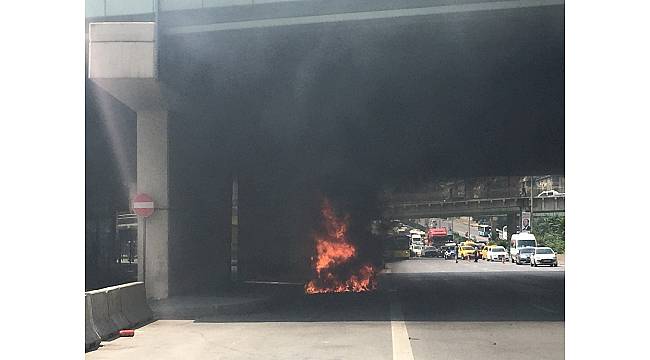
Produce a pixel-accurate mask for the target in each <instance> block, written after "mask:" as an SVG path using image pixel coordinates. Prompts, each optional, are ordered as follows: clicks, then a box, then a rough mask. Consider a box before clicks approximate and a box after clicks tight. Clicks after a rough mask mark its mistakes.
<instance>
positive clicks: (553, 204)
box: [383, 196, 564, 219]
mask: <svg viewBox="0 0 650 360" xmlns="http://www.w3.org/2000/svg"><path fill="white" fill-rule="evenodd" d="M529 210H530V198H525V197H511V198H495V199H470V200H457V201H420V202H403V203H388V204H386V205H385V208H384V211H383V216H384V217H385V218H388V219H418V218H446V217H455V216H481V215H508V214H521V212H522V211H529ZM549 212H564V196H557V197H544V198H534V200H533V213H536V214H538V213H549Z"/></svg>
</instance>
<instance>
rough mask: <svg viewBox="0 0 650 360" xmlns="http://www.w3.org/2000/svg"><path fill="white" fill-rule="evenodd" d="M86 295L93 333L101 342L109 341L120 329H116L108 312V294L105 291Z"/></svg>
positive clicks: (101, 290) (96, 291)
mask: <svg viewBox="0 0 650 360" xmlns="http://www.w3.org/2000/svg"><path fill="white" fill-rule="evenodd" d="M86 295H88V297H89V298H90V307H91V311H92V321H93V324H94V325H95V331H97V334H99V337H100V338H101V339H102V340H107V339H110V338H111V337H112V336H113V335H114V334H115V333H117V331H118V330H120V329H118V328H117V325H116V324H115V323H114V322H113V320H112V319H111V316H110V314H109V312H108V293H107V292H106V289H99V290H94V291H89V292H87V293H86Z"/></svg>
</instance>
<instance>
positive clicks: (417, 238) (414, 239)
mask: <svg viewBox="0 0 650 360" xmlns="http://www.w3.org/2000/svg"><path fill="white" fill-rule="evenodd" d="M411 243H412V244H417V243H419V244H423V242H422V235H420V234H411Z"/></svg>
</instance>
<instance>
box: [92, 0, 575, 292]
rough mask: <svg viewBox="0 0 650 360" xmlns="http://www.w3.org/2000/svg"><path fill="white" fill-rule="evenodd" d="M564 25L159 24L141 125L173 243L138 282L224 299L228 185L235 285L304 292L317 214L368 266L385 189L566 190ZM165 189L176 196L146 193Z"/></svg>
mask: <svg viewBox="0 0 650 360" xmlns="http://www.w3.org/2000/svg"><path fill="white" fill-rule="evenodd" d="M563 13H564V7H563V6H540V7H529V8H516V9H503V10H491V11H472V12H457V13H448V14H445V16H444V17H443V16H440V15H437V14H431V15H417V16H403V17H389V18H378V19H366V20H354V21H339V22H323V23H318V22H313V23H305V24H290V25H282V24H280V25H272V26H265V27H248V28H247V27H243V28H241V27H240V28H234V29H217V30H215V29H214V28H212V29H211V30H210V29H209V31H196V32H181V31H178V30H174V29H178V28H179V26H180V25H179V23H178V21H179V20H178V17H180V15H177V17H176V19H175V20H174V19H173V17H171V16H169V17H168V21H169V23H168V24H169V25H168V27H166V25H165V22H164V21H165V17H164V16H163V17H161V19H162V20H161V23H160V28H159V29H158V33H159V38H158V39H159V52H158V62H159V65H158V78H157V79H156V82H158V83H160V84H162V85H163V86H164V88H165V94H166V95H165V96H164V97H165V106H164V115H159V114H158V113H154V115H153V116H150V117H149V118H147V117H146V116H145V115H146V111H150V109H146V111H145V110H142V109H136V108H132V110H133V111H134V112H136V113H137V114H138V115H137V122H138V166H137V169H138V174H137V176H138V191H139V192H143V191H146V192H153V194H151V195H152V196H154V198H156V197H160V196H161V195H160V194H157V192H160V193H164V196H163V198H164V199H165V200H164V201H163V206H162V207H161V209H160V210H161V211H159V213H161V212H162V213H164V214H166V215H165V216H166V218H165V220H164V221H162V222H160V224H162V225H160V226H161V228H160V229H159V230H160V231H161V232H166V234H164V235H161V236H162V239H156V237H155V236H156V235H152V234H156V230H151V229H150V230H148V231H150V235H149V236H151V237H150V238H149V239H147V241H148V243H150V244H151V246H153V245H152V244H155V243H156V241H159V243H160V244H161V246H162V247H163V248H165V249H164V251H163V252H162V253H160V256H159V257H156V260H155V261H154V260H153V259H152V260H147V271H148V272H155V271H156V270H155V269H156V267H158V268H163V267H164V268H165V271H163V272H161V273H160V274H157V275H156V276H158V275H159V277H157V278H151V280H149V278H145V280H147V281H148V283H149V284H148V285H147V290H148V292H149V293H150V294H154V295H153V296H154V297H167V296H169V295H180V294H194V293H204V292H211V291H214V290H215V289H217V288H218V287H220V286H224V285H226V284H228V282H229V279H230V258H231V254H230V239H231V205H232V204H231V196H232V194H231V191H232V180H233V178H235V177H236V178H237V179H238V187H239V206H238V208H239V236H238V237H239V239H240V240H239V249H238V257H239V272H240V274H241V276H242V277H243V278H273V277H276V278H277V277H286V276H293V277H295V278H300V279H304V278H308V277H309V275H310V263H309V258H310V256H311V255H312V254H313V251H314V244H313V240H312V233H313V231H314V229H315V228H317V227H318V224H319V219H320V217H319V210H320V205H321V201H322V199H323V197H327V198H330V199H331V200H332V201H333V203H334V204H335V207H336V208H337V209H339V210H341V211H344V212H346V213H348V214H350V216H351V229H350V231H351V237H352V238H354V239H356V240H355V241H356V242H357V245H358V247H359V253H360V254H367V255H365V256H368V257H372V256H374V255H373V254H374V253H373V248H376V246H374V245H375V244H373V243H372V242H371V240H370V238H369V236H368V233H369V224H370V220H371V219H375V218H378V217H379V216H380V215H381V207H380V206H379V204H378V199H377V196H378V192H379V191H380V189H381V188H382V187H383V186H385V185H387V184H401V185H405V184H406V185H408V184H411V183H413V184H416V183H419V182H422V181H424V180H429V179H432V178H438V177H440V178H442V177H464V176H489V175H521V174H530V173H557V174H562V173H564V42H563V37H564V16H563ZM172 20H174V21H172ZM91 44H92V39H91ZM104 85H106V83H104ZM102 88H103V89H108V90H107V91H109V92H111V91H113V92H111V95H112V96H115V97H116V98H118V99H119V98H120V96H118V95H119V94H116V93H114V91H115V88H114V87H113V88H111V87H110V86H102ZM111 89H112V90H111ZM147 119H148V120H147ZM160 119H163V120H162V122H160ZM161 123H163V124H164V125H163V126H162V127H160V126H159V125H160V124H161ZM147 124H149V125H147ZM141 125H142V126H141ZM147 126H149V127H148V128H147ZM160 129H164V131H159V130H160ZM147 139H149V140H147ZM152 139H153V140H152ZM146 144H149V145H146ZM145 146H149V147H148V148H147V149H145V148H144V147H145ZM141 152H144V153H145V154H143V155H142V157H141ZM147 152H149V153H150V154H148V155H147V154H146V153H147ZM160 153H162V154H166V155H165V156H163V160H160V161H162V162H161V164H162V165H160V166H157V167H156V168H155V169H150V168H147V166H151V165H147V163H144V161H142V160H143V159H154V158H157V157H156V156H154V155H155V154H160ZM158 160H159V159H158ZM158 160H156V161H158ZM141 162H142V163H141ZM154 163H155V161H154ZM161 169H162V170H161ZM154 173H155V174H154ZM161 174H162V175H161ZM158 176H161V177H162V178H165V179H166V180H165V184H162V185H161V184H157V183H156V184H154V185H152V187H150V189H153V190H150V189H147V186H146V184H145V183H146V182H147V181H149V182H151V181H153V182H154V183H155V182H156V181H155V180H152V179H158V178H159V177H158ZM141 184H145V185H144V186H142V187H141ZM156 189H158V190H156ZM155 221H156V220H155V219H152V220H151V222H152V223H153V224H154V225H151V224H150V225H149V226H154V227H155V226H157V225H155V224H156V223H155ZM147 246H150V245H147ZM148 249H150V248H148ZM151 249H154V247H152V248H151ZM140 251H143V250H142V249H140ZM147 251H153V250H147ZM163 253H164V254H163ZM147 254H148V253H147ZM163 255H164V256H163ZM150 257H153V256H150ZM161 259H164V261H163V260H161ZM149 261H151V264H150V263H149ZM147 276H150V275H147ZM151 276H153V275H151ZM154 282H156V283H157V282H165V285H164V287H163V288H162V289H161V288H158V285H154V284H153V283H154ZM150 284H151V285H150ZM152 289H153V290H152Z"/></svg>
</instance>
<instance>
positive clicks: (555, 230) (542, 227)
mask: <svg viewBox="0 0 650 360" xmlns="http://www.w3.org/2000/svg"><path fill="white" fill-rule="evenodd" d="M564 223H565V217H564V216H559V215H554V216H549V217H545V218H543V219H539V220H537V223H536V224H534V228H533V230H534V231H533V233H534V234H535V237H536V238H537V241H538V243H539V245H540V246H548V247H550V248H551V249H553V250H554V251H555V252H557V253H558V254H564Z"/></svg>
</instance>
